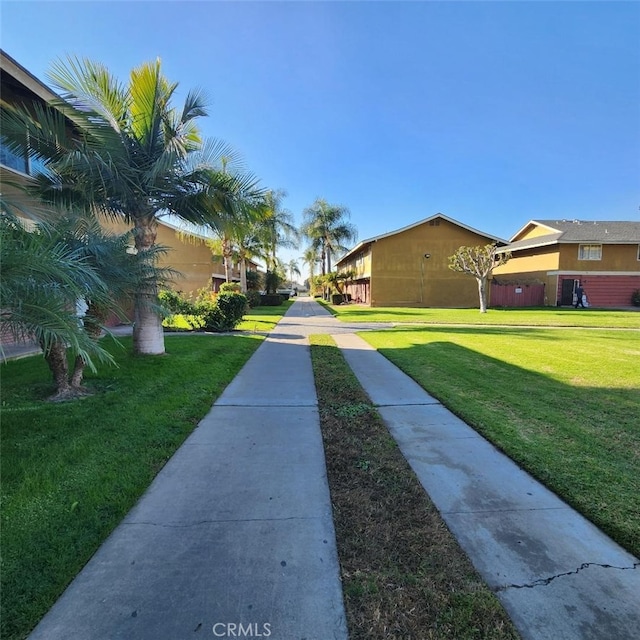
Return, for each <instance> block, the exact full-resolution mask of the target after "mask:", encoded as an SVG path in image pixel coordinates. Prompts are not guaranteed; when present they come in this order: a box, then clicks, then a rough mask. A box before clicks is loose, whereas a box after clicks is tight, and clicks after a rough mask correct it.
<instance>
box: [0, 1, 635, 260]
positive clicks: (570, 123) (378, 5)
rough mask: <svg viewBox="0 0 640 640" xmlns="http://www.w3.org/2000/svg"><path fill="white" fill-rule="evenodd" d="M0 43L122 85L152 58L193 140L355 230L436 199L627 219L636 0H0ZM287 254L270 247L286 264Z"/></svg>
mask: <svg viewBox="0 0 640 640" xmlns="http://www.w3.org/2000/svg"><path fill="white" fill-rule="evenodd" d="M0 10H1V15H0V19H1V24H2V26H1V41H2V48H3V49H4V50H5V51H6V52H7V53H8V54H9V55H11V56H13V57H14V58H15V59H16V60H17V61H18V62H19V63H21V64H22V65H23V66H25V67H26V68H27V69H29V70H30V71H31V72H32V73H33V74H34V75H36V76H37V77H39V78H40V79H42V80H44V81H45V82H46V81H47V75H46V74H47V70H48V69H49V68H50V65H51V63H52V61H54V60H56V59H58V58H61V57H64V56H66V55H68V54H72V55H78V56H83V57H88V58H91V59H95V60H99V61H101V62H103V63H105V64H106V65H107V66H108V67H109V68H110V69H111V70H112V71H113V72H114V73H115V74H116V75H118V76H120V77H121V78H122V79H123V80H124V79H126V76H127V74H128V72H129V70H130V69H131V68H132V67H134V66H136V65H138V64H139V63H141V62H143V61H147V60H150V59H154V58H156V57H158V56H159V57H160V58H162V61H163V68H164V71H165V73H166V75H167V76H168V77H169V78H170V79H172V80H176V81H179V82H180V90H181V93H182V96H184V94H185V93H186V91H187V89H190V88H192V87H201V88H202V89H204V91H205V92H206V94H207V95H208V97H209V99H210V105H211V106H210V117H209V118H206V119H204V120H202V122H201V125H202V129H203V132H204V133H205V135H207V136H211V137H217V138H222V139H224V140H225V141H227V142H229V143H230V144H231V145H232V146H234V147H235V148H236V149H237V150H238V151H239V152H240V153H241V154H242V155H243V156H244V158H245V161H246V163H247V165H248V167H249V169H250V170H251V171H252V172H253V173H255V174H256V175H257V176H258V177H260V178H261V181H262V184H263V185H264V186H265V187H269V188H274V189H278V188H280V189H285V190H286V191H287V192H288V194H289V195H288V197H287V198H286V199H285V202H284V204H285V206H286V207H287V208H288V209H289V210H290V211H291V212H292V213H293V214H294V215H295V216H296V220H297V221H299V220H300V219H301V214H302V210H303V209H304V208H305V207H307V206H309V205H311V204H312V203H313V201H314V200H315V198H316V197H323V198H325V199H326V200H328V201H329V202H331V203H334V204H341V205H344V206H346V207H348V208H349V209H350V211H351V222H352V223H353V224H354V225H355V226H356V227H357V229H358V236H359V239H364V238H367V237H371V236H374V235H378V234H381V233H385V232H388V231H391V230H394V229H398V228H400V227H403V226H406V225H408V224H412V223H414V222H416V221H418V220H421V219H423V218H426V217H428V216H431V215H433V214H434V213H437V212H442V213H444V214H446V215H448V216H450V217H452V218H455V219H457V220H459V221H460V222H463V223H464V224H467V225H469V226H472V227H475V228H477V229H480V230H482V231H485V232H487V233H489V234H491V235H496V236H499V237H504V238H509V237H510V236H512V235H513V234H514V233H515V232H516V231H517V230H518V229H520V228H521V227H522V226H523V225H524V224H525V223H526V222H527V221H528V220H529V219H532V218H556V217H558V218H571V219H573V218H580V219H587V220H596V219H597V220H638V219H639V218H640V214H639V209H638V207H639V205H640V45H639V42H640V3H639V2H615V1H602V2H573V1H563V2H519V1H513V2H490V1H487V2H457V1H450V2H398V1H396V2H374V1H372V2H339V1H334V2H331V1H326V2H302V1H299V2H270V1H263V2H238V1H235V2H217V1H200V2H189V1H184V2H171V1H155V2H151V1H146V2H145V1H139V2H118V1H112V2H83V1H75V2H56V1H53V2H31V1H29V0H20V1H15V2H14V1H10V0H9V1H8V0H2V3H1V5H0ZM300 254H301V250H299V251H294V252H289V253H287V254H286V255H285V256H284V257H285V258H286V259H289V258H290V257H295V256H298V255H300Z"/></svg>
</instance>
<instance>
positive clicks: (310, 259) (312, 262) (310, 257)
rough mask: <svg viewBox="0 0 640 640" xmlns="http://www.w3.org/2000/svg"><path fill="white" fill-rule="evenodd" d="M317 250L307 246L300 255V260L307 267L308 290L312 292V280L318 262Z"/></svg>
mask: <svg viewBox="0 0 640 640" xmlns="http://www.w3.org/2000/svg"><path fill="white" fill-rule="evenodd" d="M319 260H320V259H319V258H318V252H317V250H316V249H314V248H313V246H311V247H308V248H307V249H306V250H305V252H304V253H303V255H302V262H303V263H304V264H306V265H307V266H308V267H309V290H310V291H311V293H313V289H314V286H313V281H314V279H315V276H316V264H317V263H318V262H319Z"/></svg>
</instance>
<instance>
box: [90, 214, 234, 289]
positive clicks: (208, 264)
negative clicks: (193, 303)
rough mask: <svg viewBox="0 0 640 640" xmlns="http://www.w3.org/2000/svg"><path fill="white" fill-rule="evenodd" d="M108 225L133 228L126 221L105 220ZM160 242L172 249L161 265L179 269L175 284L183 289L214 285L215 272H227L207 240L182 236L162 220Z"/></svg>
mask: <svg viewBox="0 0 640 640" xmlns="http://www.w3.org/2000/svg"><path fill="white" fill-rule="evenodd" d="M102 224H104V226H105V228H107V229H111V230H113V231H115V232H119V233H124V232H125V231H128V230H129V229H131V225H128V224H126V223H125V222H121V221H118V222H115V221H112V220H103V221H102ZM156 244H159V245H164V246H166V247H169V251H168V252H167V253H166V254H165V255H163V256H162V257H161V258H160V261H159V266H161V267H171V268H172V269H174V270H175V271H177V272H179V273H178V274H177V275H176V276H175V277H174V279H173V285H172V286H173V288H174V289H175V290H176V291H182V292H183V293H187V294H188V293H190V292H193V293H194V295H195V293H196V292H197V291H198V289H202V288H203V287H207V288H210V287H211V276H212V275H213V274H214V273H222V274H224V268H223V266H222V264H221V263H220V262H219V261H218V262H214V261H213V258H212V255H211V250H210V249H209V247H207V245H206V244H205V242H204V241H203V240H200V239H198V238H193V239H192V240H186V239H185V238H182V237H181V236H180V234H179V233H178V231H177V230H176V229H173V228H172V227H168V226H165V225H163V224H159V225H158V228H157V236H156Z"/></svg>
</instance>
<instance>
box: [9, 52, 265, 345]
mask: <svg viewBox="0 0 640 640" xmlns="http://www.w3.org/2000/svg"><path fill="white" fill-rule="evenodd" d="M50 77H51V79H52V82H53V84H54V86H55V88H56V89H57V90H58V91H59V93H60V95H61V97H62V100H61V101H59V102H56V103H55V104H52V105H51V107H43V106H41V105H39V104H37V103H34V105H31V106H29V109H27V110H21V109H13V110H11V109H8V108H6V109H5V108H3V116H2V122H1V124H2V130H3V136H4V137H5V140H6V141H7V142H8V143H9V146H10V148H12V150H13V151H18V152H22V153H31V154H32V155H34V156H35V157H36V158H37V159H39V160H42V161H44V162H45V163H46V167H47V171H46V172H45V173H43V174H42V175H40V176H39V179H38V181H37V184H36V185H35V186H32V187H31V192H32V193H33V192H35V193H37V194H38V195H39V196H40V197H42V198H45V199H46V200H47V201H49V202H53V203H57V204H63V205H64V204H67V205H68V204H71V203H74V204H76V205H77V204H81V205H83V206H84V207H85V208H92V209H93V210H96V211H100V212H102V213H105V214H107V215H108V216H112V217H121V218H124V219H125V220H127V221H129V222H130V223H131V224H132V227H133V234H134V242H135V248H136V250H137V251H138V252H145V251H149V250H151V249H152V247H153V246H154V244H155V240H156V227H157V221H158V218H159V217H161V216H162V215H165V214H167V213H171V214H174V215H177V216H178V217H180V218H182V219H183V220H186V221H188V222H191V223H194V224H205V223H207V222H209V221H210V220H211V218H212V217H213V216H215V215H216V213H217V212H218V211H220V209H222V208H224V207H232V206H233V203H234V201H235V199H236V197H237V195H238V190H239V184H238V181H237V179H236V178H235V176H231V175H226V174H225V173H224V172H223V171H221V170H220V160H221V159H222V158H224V157H225V156H228V155H229V149H228V148H227V147H226V146H225V145H222V144H221V143H214V142H212V143H209V144H203V142H202V140H201V138H200V135H199V133H198V129H197V127H196V120H197V119H198V118H199V117H201V116H204V115H206V110H205V105H204V101H203V98H202V96H201V94H200V93H199V92H197V91H192V92H189V93H188V95H187V97H186V99H185V102H184V104H183V106H182V107H181V108H179V109H178V108H174V107H173V106H172V104H171V101H172V99H173V97H174V93H175V91H176V88H177V86H178V85H177V84H176V83H171V82H169V81H168V80H167V79H166V77H165V76H164V75H163V74H162V70H161V63H160V60H156V61H155V62H149V63H144V64H142V65H141V66H139V67H137V68H135V69H133V70H132V71H131V73H130V77H129V82H128V84H126V85H124V84H122V83H121V82H120V81H118V80H117V79H116V78H115V77H114V76H113V75H112V74H111V73H110V72H109V71H108V69H107V68H106V67H104V66H103V65H101V64H99V63H95V62H92V61H89V60H84V59H82V60H81V59H77V58H69V59H68V60H67V61H66V63H62V62H60V63H57V64H56V65H54V67H53V70H52V72H51V74H50ZM70 129H71V135H70ZM25 130H26V131H27V136H26V138H25V135H24V132H25ZM241 182H242V181H241ZM240 186H241V187H244V188H247V187H250V186H251V185H247V184H246V182H244V183H242V184H241V185H240ZM254 186H255V185H254ZM157 291H158V287H157V283H153V282H145V283H144V284H142V285H141V286H140V287H139V289H138V290H137V292H136V295H135V300H134V334H133V335H134V349H135V351H136V352H138V353H146V354H160V353H164V336H163V332H162V324H161V317H160V315H159V313H158V311H157V310H156V306H155V302H156V299H157Z"/></svg>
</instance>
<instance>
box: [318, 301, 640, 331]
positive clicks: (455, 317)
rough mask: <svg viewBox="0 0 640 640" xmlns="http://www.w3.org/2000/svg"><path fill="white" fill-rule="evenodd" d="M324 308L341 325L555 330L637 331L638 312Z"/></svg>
mask: <svg viewBox="0 0 640 640" xmlns="http://www.w3.org/2000/svg"><path fill="white" fill-rule="evenodd" d="M325 306H326V307H327V308H328V309H329V310H330V311H332V312H333V313H334V314H335V315H337V317H338V319H339V320H342V321H343V322H396V323H403V322H409V323H416V322H419V323H429V324H473V325H476V324H480V325H515V326H536V327H538V326H558V327H619V328H626V329H638V328H640V309H638V311H611V310H603V309H573V308H569V309H567V308H557V307H544V308H537V309H489V311H488V312H487V313H480V312H479V311H478V309H410V308H406V307H402V308H401V307H374V308H370V307H364V306H360V305H356V304H348V305H327V304H325Z"/></svg>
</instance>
